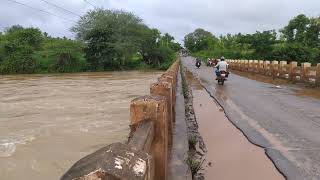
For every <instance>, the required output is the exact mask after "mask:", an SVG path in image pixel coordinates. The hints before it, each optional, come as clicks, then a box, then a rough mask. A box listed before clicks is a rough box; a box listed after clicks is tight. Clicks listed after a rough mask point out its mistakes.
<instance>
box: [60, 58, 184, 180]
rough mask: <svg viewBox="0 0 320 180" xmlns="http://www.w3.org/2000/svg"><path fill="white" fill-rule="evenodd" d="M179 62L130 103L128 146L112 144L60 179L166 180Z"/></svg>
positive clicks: (73, 167) (83, 159) (90, 156)
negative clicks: (146, 93)
mask: <svg viewBox="0 0 320 180" xmlns="http://www.w3.org/2000/svg"><path fill="white" fill-rule="evenodd" d="M179 61H180V60H179V59H178V60H177V61H176V62H174V63H173V64H172V65H171V67H170V68H169V69H168V70H167V71H166V72H165V73H163V74H162V76H161V77H159V78H158V80H157V82H155V83H154V84H152V85H151V86H150V94H149V95H146V96H141V97H138V98H136V99H133V100H132V101H131V104H130V134H129V138H128V141H127V143H119V142H117V143H113V144H110V145H108V146H106V147H104V148H101V149H99V150H98V151H96V152H94V153H92V154H90V155H88V156H86V157H84V158H82V159H81V160H79V161H78V162H76V163H75V164H74V165H73V166H72V167H71V168H70V169H69V170H68V171H67V172H66V173H65V174H64V175H63V176H62V177H61V180H106V179H108V180H129V179H130V180H166V179H167V168H168V167H167V166H168V158H169V157H168V148H169V147H170V146H171V143H172V123H173V122H174V121H175V104H176V96H175V94H176V87H177V75H178V72H179Z"/></svg>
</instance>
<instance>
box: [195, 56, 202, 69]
mask: <svg viewBox="0 0 320 180" xmlns="http://www.w3.org/2000/svg"><path fill="white" fill-rule="evenodd" d="M200 66H201V60H200V59H198V58H197V60H196V67H197V68H198V69H199V68H200Z"/></svg>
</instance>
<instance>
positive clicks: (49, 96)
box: [0, 71, 161, 180]
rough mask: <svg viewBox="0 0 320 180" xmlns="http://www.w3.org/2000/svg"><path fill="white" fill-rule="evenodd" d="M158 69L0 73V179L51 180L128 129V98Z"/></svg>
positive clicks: (139, 91)
mask: <svg viewBox="0 0 320 180" xmlns="http://www.w3.org/2000/svg"><path fill="white" fill-rule="evenodd" d="M160 73H161V72H154V71H153V72H144V71H128V72H104V73H77V74H53V75H14V76H0V179H1V180H18V179H32V180H43V179H46V180H56V179H59V178H60V176H61V175H62V174H63V173H64V172H65V171H66V170H67V169H68V168H69V167H71V165H72V164H73V163H75V162H76V161H77V160H79V159H80V158H82V157H83V156H85V155H87V154H89V153H92V152H94V151H96V150H97V149H99V148H101V147H103V146H105V145H108V144H110V143H112V142H124V141H126V139H127V135H128V132H129V127H128V124H129V105H130V101H131V100H132V99H133V98H135V97H138V96H140V95H145V94H148V93H149V86H150V84H151V83H152V82H154V81H155V80H156V78H157V77H158V76H159V75H160Z"/></svg>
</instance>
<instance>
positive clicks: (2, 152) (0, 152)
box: [0, 142, 16, 157]
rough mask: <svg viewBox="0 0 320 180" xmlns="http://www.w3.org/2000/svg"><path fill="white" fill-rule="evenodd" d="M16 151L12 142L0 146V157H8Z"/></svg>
mask: <svg viewBox="0 0 320 180" xmlns="http://www.w3.org/2000/svg"><path fill="white" fill-rule="evenodd" d="M15 151H16V144H15V143H13V142H7V143H1V144H0V157H10V156H11V155H12V154H13V153H14V152H15Z"/></svg>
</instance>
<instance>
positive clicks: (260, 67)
mask: <svg viewBox="0 0 320 180" xmlns="http://www.w3.org/2000/svg"><path fill="white" fill-rule="evenodd" d="M263 63H264V62H263V61H262V60H259V64H258V72H259V73H261V74H262V73H263V72H264V71H263Z"/></svg>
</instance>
